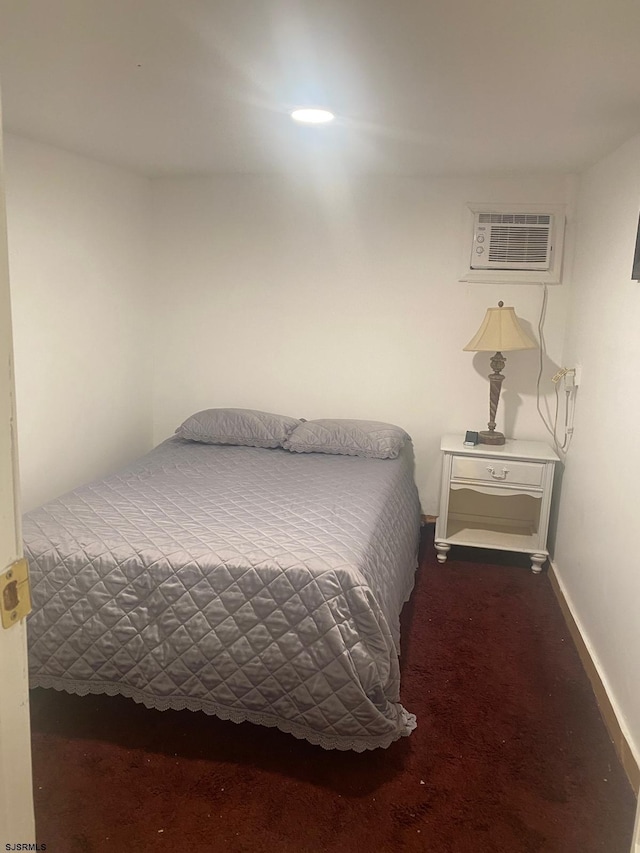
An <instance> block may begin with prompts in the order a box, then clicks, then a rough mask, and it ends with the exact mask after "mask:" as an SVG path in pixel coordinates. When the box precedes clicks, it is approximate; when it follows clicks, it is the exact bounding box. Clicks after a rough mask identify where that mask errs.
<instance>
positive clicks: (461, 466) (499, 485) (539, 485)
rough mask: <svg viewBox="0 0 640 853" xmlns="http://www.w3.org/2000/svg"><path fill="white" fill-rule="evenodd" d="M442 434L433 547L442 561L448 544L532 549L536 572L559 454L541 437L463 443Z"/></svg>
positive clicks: (543, 555) (528, 551)
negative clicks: (476, 443)
mask: <svg viewBox="0 0 640 853" xmlns="http://www.w3.org/2000/svg"><path fill="white" fill-rule="evenodd" d="M463 441H464V437H463V436H462V435H445V436H444V437H443V439H442V441H441V443H440V450H441V451H442V488H441V492H440V514H439V515H438V520H437V522H436V535H435V546H436V551H437V552H438V560H439V561H440V562H441V563H444V562H445V560H446V559H447V553H448V551H449V549H450V548H451V546H452V545H467V546H471V547H474V548H496V549H498V550H500V551H520V552H523V553H526V554H531V570H532V571H533V572H536V573H537V572H540V571H541V570H542V564H543V563H544V562H545V560H546V559H547V557H548V556H549V552H548V550H547V532H548V529H549V511H550V509H551V493H552V490H553V475H554V471H555V466H556V463H557V462H558V461H559V458H558V456H557V454H556V453H555V451H554V450H552V449H551V447H549V445H547V444H545V443H544V442H542V441H516V440H514V439H507V441H506V443H505V444H502V445H497V446H496V445H489V444H478V445H476V446H475V447H465V446H464V444H463Z"/></svg>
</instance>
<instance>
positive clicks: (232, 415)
mask: <svg viewBox="0 0 640 853" xmlns="http://www.w3.org/2000/svg"><path fill="white" fill-rule="evenodd" d="M299 423H301V421H299V420H298V418H289V417H287V416H286V415H273V414H271V413H270V412H259V411H256V410H255V409H205V410H204V411H202V412H196V414H195V415H191V417H190V418H187V420H186V421H185V422H184V423H183V424H181V425H180V426H179V427H178V429H177V430H176V435H177V436H179V437H180V438H184V439H187V440H188V441H200V442H202V443H203V444H239V445H244V446H246V447H282V444H283V442H284V440H285V439H286V438H287V436H288V435H289V433H290V432H291V431H292V430H294V429H295V428H296V427H297V426H298V424H299Z"/></svg>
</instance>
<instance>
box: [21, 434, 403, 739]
mask: <svg viewBox="0 0 640 853" xmlns="http://www.w3.org/2000/svg"><path fill="white" fill-rule="evenodd" d="M419 519H420V516H419V503H418V496H417V492H416V488H415V484H414V480H413V472H412V464H411V454H410V448H407V449H406V450H405V451H403V453H401V455H400V456H399V457H398V459H365V458H361V457H346V456H327V455H324V454H305V455H299V454H293V453H290V452H288V451H286V450H282V449H264V448H253V447H234V446H216V445H204V444H196V443H193V442H188V441H185V440H182V439H180V438H172V439H169V440H168V441H166V442H164V443H163V444H161V445H159V446H158V447H157V448H155V450H153V451H151V453H149V454H147V456H145V457H143V458H142V459H140V460H138V461H137V462H136V463H134V464H133V465H131V466H130V467H129V468H127V469H125V470H124V471H121V472H120V473H118V474H115V475H113V476H111V477H108V478H107V479H105V480H101V481H98V482H95V483H92V484H89V485H87V486H83V487H81V488H79V489H76V490H74V491H73V492H70V493H68V494H67V495H64V496H62V497H61V498H58V499H56V500H54V501H52V502H51V503H49V504H46V505H45V506H43V507H41V508H40V509H37V510H34V511H33V512H31V513H29V514H28V515H27V516H26V517H25V519H24V542H25V555H26V556H27V558H28V560H29V563H30V567H31V579H32V586H33V600H34V611H33V613H32V614H31V616H30V618H29V630H28V634H29V658H30V677H31V684H32V686H43V687H55V688H57V689H64V690H68V691H70V692H76V693H80V694H85V693H89V692H92V693H108V694H112V695H113V694H116V693H120V694H124V695H126V696H130V697H132V698H133V699H135V700H136V701H139V702H143V703H144V704H145V705H147V706H148V707H155V708H159V709H167V708H176V709H181V708H190V709H192V710H202V711H204V712H205V713H208V714H216V715H217V716H219V717H222V718H224V719H230V720H233V721H235V722H241V721H244V720H248V721H251V722H254V723H258V724H262V725H267V726H277V727H278V728H280V729H282V730H283V731H286V732H290V733H291V734H293V735H295V736H296V737H300V738H305V739H307V740H309V741H310V742H312V743H314V744H319V745H321V746H323V747H325V748H337V749H353V750H357V751H362V750H364V749H372V748H375V747H384V746H388V745H389V744H390V743H391V742H392V741H394V740H396V739H397V738H398V737H401V736H402V735H407V734H409V733H410V732H411V731H412V730H413V728H414V727H415V718H414V717H413V715H411V714H409V713H408V712H407V711H406V710H405V709H404V708H403V707H402V705H401V704H400V702H399V686H400V685H399V665H398V650H399V648H398V647H399V614H400V609H401V607H402V604H403V602H404V601H405V600H406V599H407V598H408V596H409V595H410V593H411V589H412V587H413V580H414V574H415V569H416V565H417V559H416V555H417V542H418V534H419Z"/></svg>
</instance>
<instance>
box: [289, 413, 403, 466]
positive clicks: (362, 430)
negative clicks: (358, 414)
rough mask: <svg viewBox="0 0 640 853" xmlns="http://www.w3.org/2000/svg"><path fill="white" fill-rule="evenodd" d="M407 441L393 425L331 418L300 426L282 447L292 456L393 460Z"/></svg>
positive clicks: (308, 422)
mask: <svg viewBox="0 0 640 853" xmlns="http://www.w3.org/2000/svg"><path fill="white" fill-rule="evenodd" d="M408 438H409V436H408V435H407V433H406V432H405V431H404V430H403V429H401V428H400V427H398V426H395V425H394V424H386V423H382V422H381V421H361V420H350V419H339V418H333V419H323V420H315V421H305V422H304V423H301V424H300V426H297V427H296V428H295V429H294V431H293V432H292V433H291V435H289V437H288V438H287V439H286V441H284V442H283V445H282V446H283V447H285V448H286V449H287V450H291V451H292V452H294V453H338V454H343V455H345V456H368V457H370V458H373V459H395V458H396V457H397V456H398V454H399V453H400V451H401V450H402V448H403V447H404V443H405V441H407V439H408Z"/></svg>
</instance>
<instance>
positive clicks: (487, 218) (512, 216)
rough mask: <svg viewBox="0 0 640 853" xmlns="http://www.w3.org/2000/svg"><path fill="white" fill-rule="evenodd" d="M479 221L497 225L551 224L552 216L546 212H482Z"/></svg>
mask: <svg viewBox="0 0 640 853" xmlns="http://www.w3.org/2000/svg"><path fill="white" fill-rule="evenodd" d="M478 222H481V223H483V224H488V223H491V224H496V225H501V224H503V225H551V216H550V215H549V214H546V213H542V214H536V213H480V214H478Z"/></svg>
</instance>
